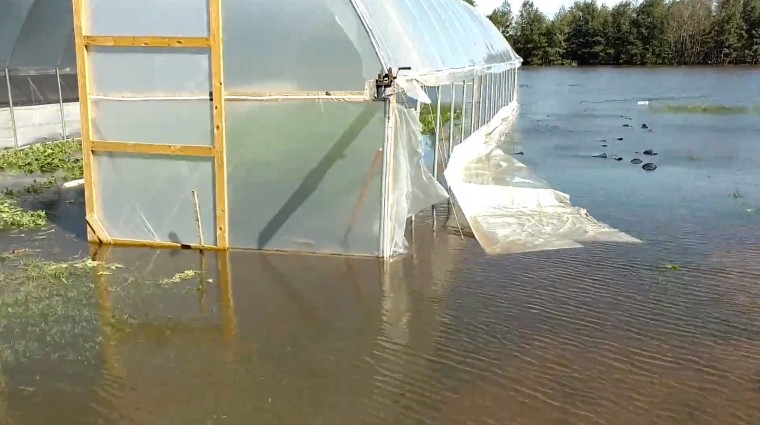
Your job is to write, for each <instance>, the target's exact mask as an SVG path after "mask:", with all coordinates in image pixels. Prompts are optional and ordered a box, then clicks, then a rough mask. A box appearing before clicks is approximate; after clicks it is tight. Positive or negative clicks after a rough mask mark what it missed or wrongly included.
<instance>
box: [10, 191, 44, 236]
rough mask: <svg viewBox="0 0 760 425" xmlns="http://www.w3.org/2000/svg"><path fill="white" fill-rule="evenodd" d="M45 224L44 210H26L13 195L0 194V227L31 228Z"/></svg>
mask: <svg viewBox="0 0 760 425" xmlns="http://www.w3.org/2000/svg"><path fill="white" fill-rule="evenodd" d="M45 224H47V214H45V211H27V210H25V209H23V208H21V207H20V206H19V205H18V201H17V200H16V199H14V198H13V197H10V196H8V195H7V194H2V195H0V229H31V228H36V227H42V226H44V225H45Z"/></svg>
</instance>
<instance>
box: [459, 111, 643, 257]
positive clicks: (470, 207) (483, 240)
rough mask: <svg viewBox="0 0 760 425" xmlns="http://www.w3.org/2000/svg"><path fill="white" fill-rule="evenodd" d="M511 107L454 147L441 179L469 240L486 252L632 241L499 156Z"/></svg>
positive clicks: (512, 113)
mask: <svg viewBox="0 0 760 425" xmlns="http://www.w3.org/2000/svg"><path fill="white" fill-rule="evenodd" d="M516 109H517V103H516V102H512V103H511V104H510V105H508V106H506V107H504V108H503V109H502V110H501V111H499V113H498V114H497V115H496V116H495V117H494V118H493V120H491V122H489V123H488V124H487V125H486V126H484V127H482V128H480V129H479V130H478V131H476V132H475V133H473V134H472V135H471V136H470V137H468V138H467V139H466V140H465V141H464V142H463V143H462V144H460V145H458V146H456V147H455V148H454V151H453V153H452V155H451V158H450V161H449V164H448V167H447V168H446V171H445V173H444V175H445V176H446V181H447V182H448V184H449V185H450V186H451V190H452V192H453V193H454V196H455V198H456V200H457V203H458V204H459V206H460V208H461V210H462V212H463V213H464V215H465V217H466V219H467V222H468V223H469V225H470V227H471V230H472V232H473V234H474V235H475V237H476V238H477V239H478V242H480V244H481V246H483V249H484V250H485V251H486V252H487V253H488V254H492V255H493V254H506V253H515V252H528V251H540V250H547V249H560V248H577V247H582V246H583V245H582V243H584V242H624V243H637V242H640V241H639V240H638V239H636V238H633V237H631V236H629V235H627V234H625V233H623V232H620V231H618V230H616V229H613V228H612V227H610V226H608V225H606V224H604V223H600V222H598V221H596V220H595V219H594V218H593V217H591V216H590V215H589V213H588V212H587V211H586V210H585V209H583V208H579V207H575V206H573V205H572V204H571V203H570V197H569V196H568V195H567V194H565V193H562V192H559V191H556V190H554V189H552V188H551V187H550V186H549V185H548V184H547V183H546V182H545V181H543V180H541V179H539V178H537V177H535V176H534V175H533V174H532V173H531V172H530V170H529V169H528V168H527V167H526V166H525V165H524V164H522V163H521V162H519V161H517V160H516V159H514V158H513V157H511V156H509V155H507V154H505V153H504V152H503V151H502V150H501V149H500V148H499V142H500V141H501V140H502V139H503V135H504V134H505V132H507V131H509V128H510V127H511V125H512V122H513V119H514V116H515V115H516Z"/></svg>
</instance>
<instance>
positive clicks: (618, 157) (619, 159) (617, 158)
mask: <svg viewBox="0 0 760 425" xmlns="http://www.w3.org/2000/svg"><path fill="white" fill-rule="evenodd" d="M622 160H623V157H622V156H616V157H615V161H622Z"/></svg>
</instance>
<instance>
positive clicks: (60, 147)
mask: <svg viewBox="0 0 760 425" xmlns="http://www.w3.org/2000/svg"><path fill="white" fill-rule="evenodd" d="M81 151H82V142H81V141H79V140H68V141H62V142H51V143H39V144H36V145H32V146H30V147H28V148H25V149H15V150H10V151H5V152H2V153H0V171H6V172H11V173H23V174H37V173H54V172H57V171H63V173H64V178H65V179H66V180H74V179H79V178H82V176H83V175H84V169H83V166H82V159H81V158H80V157H79V153H80V152H81Z"/></svg>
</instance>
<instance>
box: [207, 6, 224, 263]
mask: <svg viewBox="0 0 760 425" xmlns="http://www.w3.org/2000/svg"><path fill="white" fill-rule="evenodd" d="M209 20H210V22H209V28H210V33H209V39H210V40H211V94H212V101H213V103H214V172H215V175H214V180H215V182H216V246H217V247H219V248H221V249H228V248H229V240H228V239H229V225H228V221H229V214H228V211H227V206H228V200H227V148H226V136H225V122H224V118H225V114H224V52H223V49H224V45H223V44H224V42H223V41H222V0H209Z"/></svg>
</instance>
